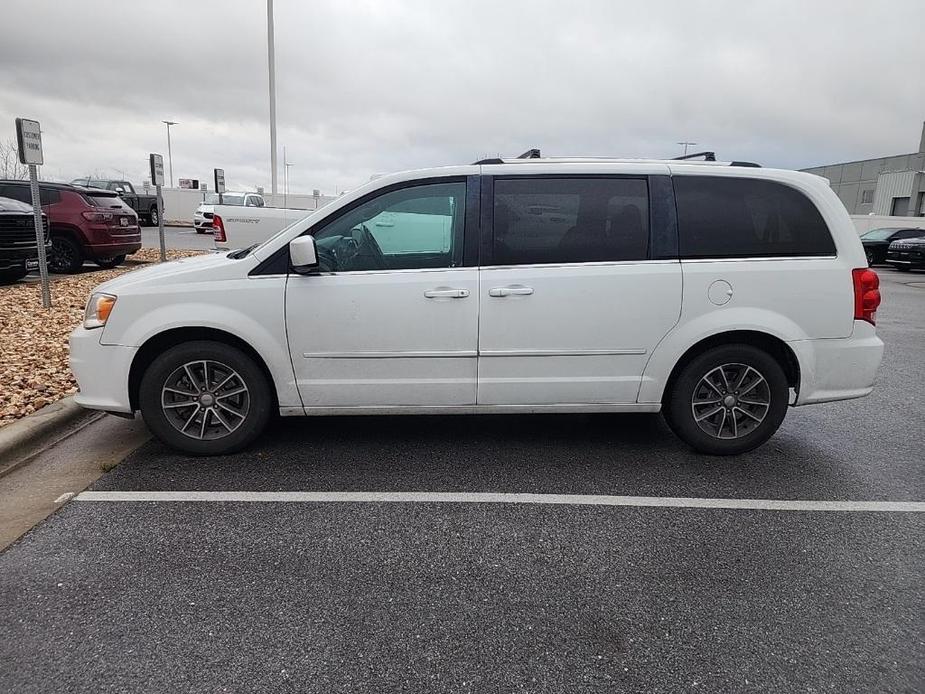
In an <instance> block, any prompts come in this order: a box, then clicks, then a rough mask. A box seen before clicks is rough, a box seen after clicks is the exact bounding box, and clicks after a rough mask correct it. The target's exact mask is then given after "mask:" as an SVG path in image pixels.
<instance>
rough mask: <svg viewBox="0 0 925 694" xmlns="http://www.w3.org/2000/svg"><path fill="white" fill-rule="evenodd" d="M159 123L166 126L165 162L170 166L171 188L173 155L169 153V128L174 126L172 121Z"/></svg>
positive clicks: (171, 185) (174, 123) (171, 184)
mask: <svg viewBox="0 0 925 694" xmlns="http://www.w3.org/2000/svg"><path fill="white" fill-rule="evenodd" d="M161 123H163V124H164V125H166V126H167V161H168V163H169V165H170V187H171V188H173V154H172V153H171V151H170V126H171V125H176V124H177V122H176V121H173V120H162V121H161Z"/></svg>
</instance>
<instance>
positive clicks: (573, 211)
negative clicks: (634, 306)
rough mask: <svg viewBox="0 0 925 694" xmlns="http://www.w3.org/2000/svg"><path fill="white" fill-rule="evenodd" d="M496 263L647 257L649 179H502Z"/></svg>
mask: <svg viewBox="0 0 925 694" xmlns="http://www.w3.org/2000/svg"><path fill="white" fill-rule="evenodd" d="M494 189H495V202H494V220H493V236H494V239H493V252H494V257H493V262H494V264H495V265H532V264H543V263H585V262H604V261H620V260H644V259H645V258H647V257H648V246H649V205H648V190H647V185H646V181H645V179H632V178H584V177H571V178H564V177H563V178H543V177H536V176H534V177H529V178H516V179H497V180H496V181H495V184H494Z"/></svg>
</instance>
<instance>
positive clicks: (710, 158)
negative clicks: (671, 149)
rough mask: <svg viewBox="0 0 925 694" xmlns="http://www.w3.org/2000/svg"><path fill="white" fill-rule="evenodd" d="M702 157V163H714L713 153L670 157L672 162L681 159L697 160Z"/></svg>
mask: <svg viewBox="0 0 925 694" xmlns="http://www.w3.org/2000/svg"><path fill="white" fill-rule="evenodd" d="M698 157H703V160H704V161H716V153H715V152H694V153H693V154H682V155H681V156H680V157H672V158H671V160H672V161H681V160H683V159H697V158H698Z"/></svg>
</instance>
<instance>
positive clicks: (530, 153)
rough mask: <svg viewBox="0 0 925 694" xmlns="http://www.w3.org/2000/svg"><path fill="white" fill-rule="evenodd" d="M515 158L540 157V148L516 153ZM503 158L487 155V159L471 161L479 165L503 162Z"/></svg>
mask: <svg viewBox="0 0 925 694" xmlns="http://www.w3.org/2000/svg"><path fill="white" fill-rule="evenodd" d="M515 159H542V155H541V154H540V150H539V149H537V148H536V147H534V148H533V149H528V150H527V151H526V152H524V153H523V154H518V155H517V156H516V157H515ZM503 163H504V159H502V158H501V157H489V158H488V159H479V160H478V161H474V162H472V165H473V166H481V165H483V164H503Z"/></svg>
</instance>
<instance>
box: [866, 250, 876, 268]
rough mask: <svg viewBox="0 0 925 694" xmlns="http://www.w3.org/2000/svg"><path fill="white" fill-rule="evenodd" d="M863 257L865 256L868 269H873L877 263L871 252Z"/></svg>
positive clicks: (874, 255) (867, 252)
mask: <svg viewBox="0 0 925 694" xmlns="http://www.w3.org/2000/svg"><path fill="white" fill-rule="evenodd" d="M864 255H866V256H867V265H868V267H873V266H874V263H876V262H877V255H876V254H875V253H874V252H873V251H866V252H865V254H864Z"/></svg>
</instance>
